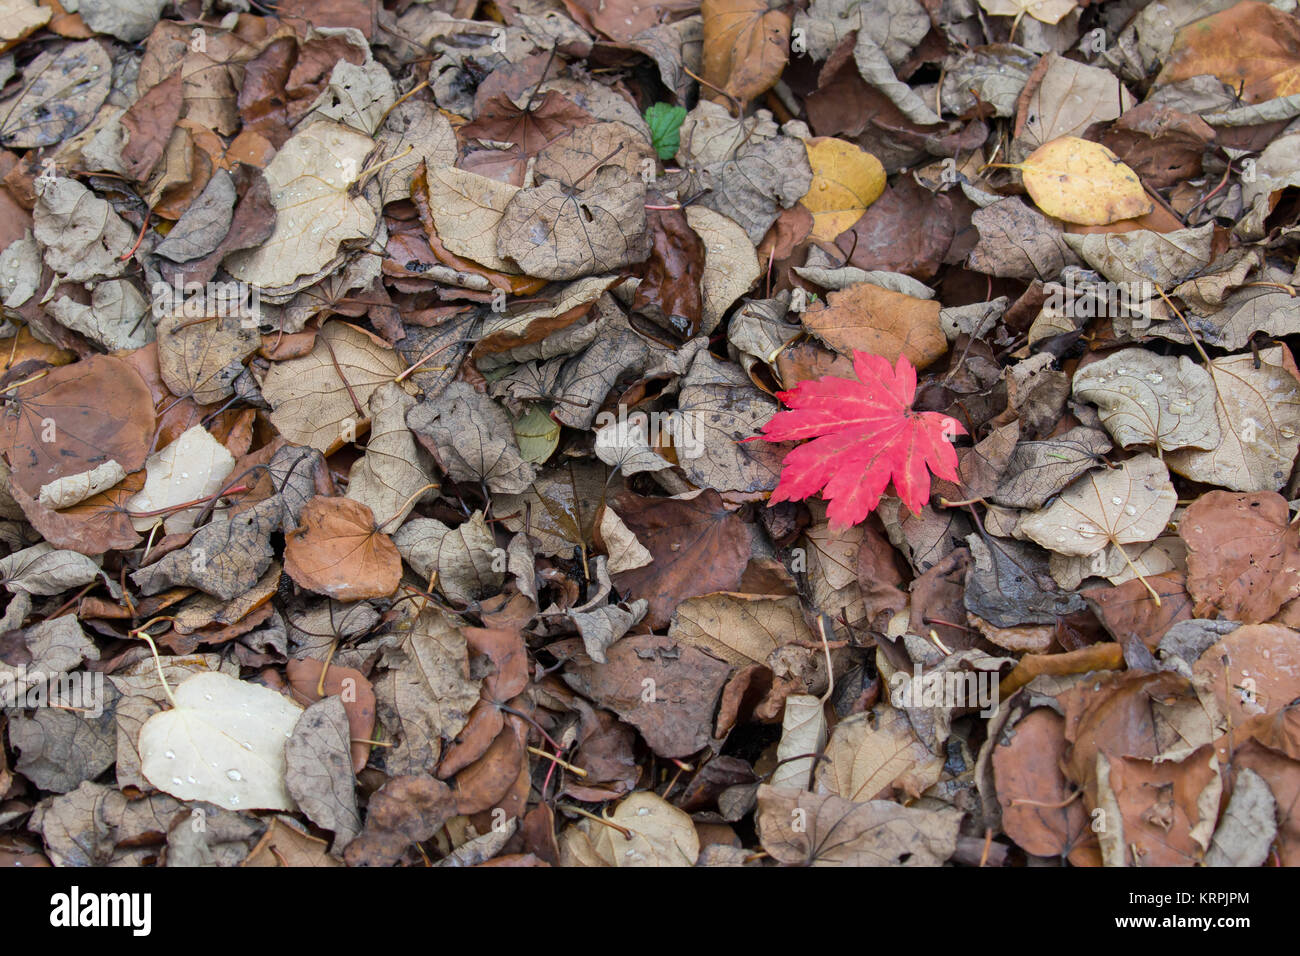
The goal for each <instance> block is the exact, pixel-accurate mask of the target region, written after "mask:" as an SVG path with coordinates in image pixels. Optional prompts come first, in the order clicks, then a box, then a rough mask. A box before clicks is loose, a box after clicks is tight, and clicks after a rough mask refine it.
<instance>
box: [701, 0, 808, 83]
mask: <svg viewBox="0 0 1300 956" xmlns="http://www.w3.org/2000/svg"><path fill="white" fill-rule="evenodd" d="M700 13H702V14H703V15H704V78H705V79H706V80H708V81H709V83H710V84H711V85H712V87H714V88H718V87H721V88H722V89H723V90H725V91H726V93H727V94H730V95H731V96H734V97H735V98H736V99H737V100H739V101H740V102H741V103H742V105H743V104H746V103H748V102H749V101H750V100H752V99H753V98H754V97H756V96H759V95H760V94H762V93H765V92H767V90H768V89H770V88H771V86H772V84H773V83H775V82H776V81H777V79H778V78H780V76H781V71H782V70H784V69H785V65H786V62H787V61H788V60H789V58H790V14H789V13H787V12H786V11H785V10H783V9H780V8H779V7H773V6H772V5H771V4H769V3H768V0H704V2H703V4H702V5H701V7H700Z"/></svg>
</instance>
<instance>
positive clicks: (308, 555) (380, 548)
mask: <svg viewBox="0 0 1300 956" xmlns="http://www.w3.org/2000/svg"><path fill="white" fill-rule="evenodd" d="M299 520H300V521H301V524H300V525H299V526H298V528H296V529H295V530H294V531H293V532H292V533H290V534H289V535H287V536H286V538H285V547H284V570H285V572H286V573H287V574H288V575H289V577H291V578H293V580H294V581H295V582H296V583H297V584H298V585H300V586H301V587H304V588H307V589H308V590H310V591H315V592H317V593H318V594H326V595H328V596H330V597H331V598H333V599H335V600H337V601H360V600H365V599H366V598H374V597H388V595H390V594H392V593H393V592H394V591H396V590H397V585H398V584H399V583H400V581H401V578H402V559H401V556H400V555H399V554H398V553H397V548H396V547H395V546H394V545H393V542H392V539H390V538H389V537H388V535H386V534H382V533H381V532H380V531H378V530H377V529H376V527H375V519H374V515H373V514H372V512H371V511H370V509H369V508H367V507H366V506H365V505H364V504H362V503H361V502H359V501H353V500H352V499H350V498H325V497H322V496H319V495H318V496H317V497H315V498H313V499H311V501H309V502H307V504H306V506H305V507H304V508H303V509H302V514H301V516H300V518H299Z"/></svg>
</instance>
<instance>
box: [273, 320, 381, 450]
mask: <svg viewBox="0 0 1300 956" xmlns="http://www.w3.org/2000/svg"><path fill="white" fill-rule="evenodd" d="M336 363H337V364H336ZM405 365H406V363H405V362H403V361H402V359H401V357H400V356H399V355H397V353H395V352H393V351H392V350H391V349H389V348H387V347H386V346H385V345H384V344H383V343H381V341H380V340H379V339H377V338H376V337H375V336H372V335H370V334H369V333H366V332H363V331H362V330H361V329H358V328H356V327H355V326H352V325H349V324H348V323H346V322H328V323H326V325H325V327H324V328H323V329H321V331H320V334H319V335H317V336H316V343H315V345H314V346H313V348H312V350H311V352H310V353H309V354H307V355H305V356H303V357H302V358H295V359H289V360H287V361H284V362H276V363H275V364H274V365H272V366H271V370H270V371H269V372H267V375H266V380H265V381H264V382H263V383H262V395H263V396H264V397H265V398H266V400H267V401H268V402H270V403H271V407H272V409H273V410H272V412H271V424H273V425H275V427H276V428H277V429H279V431H280V434H281V435H283V436H284V437H285V438H286V439H288V440H289V441H292V442H295V443H297V444H300V445H310V446H311V447H312V448H317V449H320V450H321V451H323V452H330V451H333V450H334V449H335V448H337V447H338V446H339V445H340V444H342V443H343V442H344V440H345V439H346V438H347V436H348V435H351V436H353V437H355V436H356V434H357V433H358V430H359V429H360V428H361V426H362V425H363V424H364V423H365V421H366V417H365V416H366V404H365V403H368V402H369V401H370V396H371V395H373V394H374V392H375V389H377V388H379V386H380V385H382V384H384V383H385V382H391V381H392V380H393V379H394V378H395V377H396V376H397V375H399V374H400V373H401V372H402V371H404V370H405ZM354 397H355V399H356V401H357V403H360V404H359V406H358V405H356V404H353V398H354Z"/></svg>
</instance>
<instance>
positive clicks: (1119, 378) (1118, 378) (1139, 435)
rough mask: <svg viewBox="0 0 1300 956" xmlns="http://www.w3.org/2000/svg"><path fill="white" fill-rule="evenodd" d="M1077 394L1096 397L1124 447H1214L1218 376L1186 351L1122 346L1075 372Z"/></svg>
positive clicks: (1086, 398) (1087, 399) (1106, 421)
mask: <svg viewBox="0 0 1300 956" xmlns="http://www.w3.org/2000/svg"><path fill="white" fill-rule="evenodd" d="M1074 394H1075V395H1076V396H1077V397H1078V398H1081V399H1083V400H1084V401H1085V402H1092V403H1093V404H1094V405H1096V406H1097V408H1098V409H1099V410H1100V412H1101V423H1102V424H1103V425H1105V426H1106V430H1107V431H1108V432H1110V433H1111V435H1112V436H1114V438H1115V441H1116V442H1117V443H1118V444H1119V446H1120V447H1121V448H1128V447H1129V446H1131V445H1157V446H1159V447H1160V448H1163V449H1165V450H1166V451H1169V450H1172V449H1174V448H1185V447H1192V448H1214V447H1215V446H1216V445H1217V444H1218V443H1219V424H1218V421H1217V420H1216V417H1215V413H1214V406H1215V392H1214V381H1213V379H1211V378H1210V374H1209V373H1208V372H1207V371H1205V369H1203V368H1201V367H1200V366H1199V365H1197V364H1196V363H1195V362H1193V361H1192V360H1191V359H1189V358H1187V356H1185V355H1183V356H1173V355H1157V354H1156V353H1154V352H1148V351H1147V350H1146V349H1121V350H1120V351H1118V352H1114V353H1112V354H1110V355H1107V356H1106V357H1105V358H1103V359H1102V360H1101V361H1098V362H1093V363H1092V364H1091V365H1089V366H1087V367H1086V368H1083V369H1081V370H1080V371H1078V372H1076V373H1075V376H1074Z"/></svg>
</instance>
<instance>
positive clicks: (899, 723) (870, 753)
mask: <svg viewBox="0 0 1300 956" xmlns="http://www.w3.org/2000/svg"><path fill="white" fill-rule="evenodd" d="M826 757H827V759H826V760H825V761H822V762H821V763H819V764H818V765H817V770H816V773H815V780H816V786H815V788H814V789H815V790H816V792H817V793H831V794H835V795H836V796H839V797H843V798H844V799H846V800H853V801H855V802H862V801H864V800H874V799H876V798H877V797H881V798H888V797H889V793H888V791H889V790H890V788H891V787H895V786H897V787H901V788H902V789H903V790H904V791H906V792H907V793H908V794H910V795H912V796H917V795H918V794H920V793H921V792H922V791H923V790H925V789H926V788H928V787H929V786H930V785H932V784H934V783H935V782H937V781H938V779H939V775H940V773H941V772H942V771H943V758H942V757H937V756H935V755H934V754H932V753H930V751H929V750H928V749H927V748H926V746H925V745H924V744H923V743H921V741H920V739H919V738H918V737H917V736H916V732H915V731H913V730H912V724H911V722H910V721H909V720H908V719H907V714H905V713H904V712H903V711H901V710H899V709H898V708H896V707H891V706H889V705H888V704H878V705H876V707H875V708H873V709H872V710H871V711H869V712H867V713H865V714H854V715H853V716H852V717H848V718H845V719H844V720H841V721H840V722H839V723H838V724H836V725H835V732H834V733H833V734H831V741H830V744H829V745H828V746H827V747H826Z"/></svg>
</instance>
